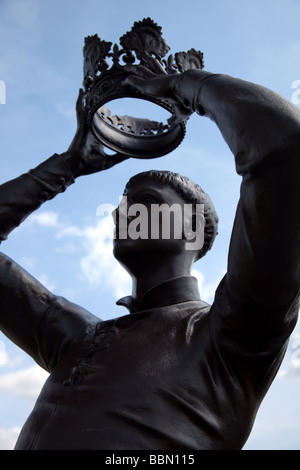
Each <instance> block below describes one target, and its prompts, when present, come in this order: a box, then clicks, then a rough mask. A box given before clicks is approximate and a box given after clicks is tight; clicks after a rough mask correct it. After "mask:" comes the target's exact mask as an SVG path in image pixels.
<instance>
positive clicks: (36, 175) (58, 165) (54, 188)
mask: <svg viewBox="0 0 300 470" xmlns="http://www.w3.org/2000/svg"><path fill="white" fill-rule="evenodd" d="M73 182H74V178H73V175H72V173H71V171H70V169H69V167H68V165H67V163H66V162H65V161H64V159H63V157H62V156H60V155H56V154H55V155H53V156H52V157H50V158H49V159H48V160H46V161H45V162H44V163H42V164H41V165H39V166H38V167H36V168H34V169H33V170H30V171H29V172H28V173H25V174H23V175H21V176H19V177H18V178H15V179H13V180H11V181H8V182H6V183H4V184H2V185H1V186H0V242H2V241H3V240H5V239H6V238H7V236H8V234H9V233H10V232H11V231H12V230H13V229H14V228H15V227H17V226H18V225H20V223H21V222H22V221H23V220H24V219H25V218H26V217H27V216H28V215H30V214H31V213H32V212H33V211H35V210H36V209H38V208H39V207H40V206H41V205H42V204H43V203H44V202H46V201H48V200H49V199H52V198H53V197H54V196H56V195H57V194H58V193H61V192H63V191H65V189H66V188H67V187H68V186H69V185H70V184H72V183H73Z"/></svg>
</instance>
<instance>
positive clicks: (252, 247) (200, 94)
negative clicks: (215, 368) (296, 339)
mask: <svg viewBox="0 0 300 470" xmlns="http://www.w3.org/2000/svg"><path fill="white" fill-rule="evenodd" d="M151 60H152V59H151V58H149V61H150V63H151ZM128 71H129V72H132V73H133V75H131V76H129V78H127V79H126V82H125V83H126V84H127V85H129V86H131V87H134V88H136V89H138V90H139V91H142V92H144V93H146V94H147V93H148V94H150V95H155V96H156V97H161V98H163V97H168V98H173V99H174V98H175V99H176V100H177V101H179V102H180V104H181V106H182V115H183V116H184V114H185V113H186V114H188V112H195V111H196V112H197V113H198V114H200V115H205V116H207V117H209V118H210V119H212V120H213V121H214V122H215V123H216V124H217V126H218V128H219V130H220V131H221V133H222V135H223V137H224V139H225V141H226V143H227V144H228V146H229V147H230V149H231V151H232V152H233V154H234V157H235V163H236V170H237V172H238V173H239V174H240V175H241V176H242V178H243V179H242V185H241V193H240V201H239V204H238V208H237V213H236V217H235V222H234V227H233V233H232V240H231V246H230V251H229V257H228V271H227V275H226V276H225V278H224V279H223V281H222V282H221V284H220V286H219V289H218V290H217V293H216V300H215V303H214V306H213V311H217V312H219V315H221V317H222V321H221V323H222V324H223V325H226V326H227V328H226V329H227V331H230V335H231V340H230V341H231V343H232V344H233V342H234V339H235V340H236V341H238V342H239V343H240V344H243V346H245V348H246V349H247V348H252V349H253V351H255V350H256V351H262V350H263V349H264V348H266V349H268V347H269V346H270V345H271V343H273V346H274V347H276V344H277V346H278V347H279V345H281V346H282V344H283V342H284V340H285V339H286V338H287V337H288V336H289V334H290V333H291V331H292V329H293V327H294V325H295V322H296V319H297V302H298V298H299V286H300V272H299V271H300V267H299V263H300V256H299V231H300V227H299V224H300V218H299V213H300V200H299V198H300V192H299V170H300V169H299V163H300V110H299V109H298V108H296V107H295V106H294V105H292V104H291V103H289V102H288V101H287V100H285V99H284V98H283V97H281V96H279V95H278V94H276V93H274V92H272V91H271V90H268V89H266V88H264V87H262V86H259V85H255V84H253V83H249V82H246V81H243V80H240V79H236V78H233V77H229V76H226V75H221V74H212V73H209V72H204V71H202V70H195V69H192V70H189V71H187V72H184V73H182V74H178V75H176V74H175V75H167V74H161V75H160V76H158V75H157V74H154V73H152V72H151V71H149V69H146V68H145V67H139V68H138V69H137V70H134V68H133V67H128ZM200 125H201V124H200Z"/></svg>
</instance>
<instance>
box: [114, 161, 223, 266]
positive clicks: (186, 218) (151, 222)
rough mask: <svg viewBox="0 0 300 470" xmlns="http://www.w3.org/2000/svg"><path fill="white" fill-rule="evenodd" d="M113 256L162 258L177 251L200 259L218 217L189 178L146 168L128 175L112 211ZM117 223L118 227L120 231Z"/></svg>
mask: <svg viewBox="0 0 300 470" xmlns="http://www.w3.org/2000/svg"><path fill="white" fill-rule="evenodd" d="M115 222H116V237H115V244H114V255H115V257H116V258H117V259H118V260H119V261H120V262H121V263H122V264H124V265H125V266H126V258H127V257H129V256H142V255H143V254H145V253H148V254H149V253H150V254H151V256H152V255H153V256H162V259H163V258H164V255H166V254H169V255H170V256H171V255H172V253H174V254H176V253H178V252H179V251H181V252H182V253H184V250H185V251H186V254H187V256H191V255H192V256H193V259H194V261H197V260H198V259H200V258H202V257H203V256H204V255H205V254H206V253H207V252H208V251H209V250H210V249H211V247H212V245H213V242H214V240H215V237H216V235H217V230H218V216H217V214H216V211H215V208H214V206H213V204H212V202H211V199H210V197H209V196H208V195H207V194H206V193H205V192H204V191H203V189H202V188H201V187H200V186H199V185H197V184H195V183H193V182H192V181H191V180H190V179H188V178H186V177H183V176H181V175H179V174H177V173H172V172H170V171H159V170H151V171H146V172H143V173H139V174H137V175H135V176H133V177H132V178H131V179H130V180H129V181H128V183H127V185H126V187H125V190H124V195H123V200H122V201H121V203H120V205H119V207H118V209H117V210H116V211H115ZM121 225H122V227H121Z"/></svg>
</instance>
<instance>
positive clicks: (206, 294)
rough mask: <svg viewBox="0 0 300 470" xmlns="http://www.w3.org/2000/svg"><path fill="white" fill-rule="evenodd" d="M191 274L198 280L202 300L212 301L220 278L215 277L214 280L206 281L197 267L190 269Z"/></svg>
mask: <svg viewBox="0 0 300 470" xmlns="http://www.w3.org/2000/svg"><path fill="white" fill-rule="evenodd" d="M192 276H194V277H195V278H196V279H197V280H198V285H199V291H200V296H201V299H202V300H204V302H208V303H212V302H213V300H214V296H215V292H216V288H217V287H218V284H219V282H220V278H218V279H216V281H215V282H211V283H206V282H205V278H204V276H203V274H202V273H201V272H200V271H198V269H193V270H192Z"/></svg>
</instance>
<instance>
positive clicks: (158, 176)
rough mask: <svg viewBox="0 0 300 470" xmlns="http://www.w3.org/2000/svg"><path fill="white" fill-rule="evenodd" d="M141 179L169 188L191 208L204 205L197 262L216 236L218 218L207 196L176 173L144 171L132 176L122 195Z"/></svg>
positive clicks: (191, 182) (194, 184)
mask: <svg viewBox="0 0 300 470" xmlns="http://www.w3.org/2000/svg"><path fill="white" fill-rule="evenodd" d="M143 178H150V179H153V180H154V181H158V182H160V183H162V184H165V185H167V186H169V187H170V188H172V189H173V190H174V191H176V193H177V194H178V195H179V196H180V197H181V198H182V199H183V201H184V202H186V203H187V204H192V205H193V207H196V204H203V205H204V218H205V228H204V244H203V247H202V248H201V250H199V253H198V255H197V260H198V259H200V258H202V257H203V256H204V255H205V254H206V253H207V252H208V251H209V250H210V249H211V247H212V246H213V243H214V240H215V238H216V236H217V234H218V222H219V218H218V215H217V213H216V210H215V208H214V206H213V203H212V201H211V199H210V197H209V196H208V194H206V193H205V192H204V191H203V189H202V188H201V186H199V185H198V184H196V183H194V182H193V181H191V180H190V179H189V178H187V177H185V176H181V175H179V174H178V173H173V172H171V171H162V170H150V171H144V172H142V173H138V174H137V175H135V176H133V177H132V178H130V180H129V181H128V183H127V184H126V187H125V191H124V194H126V192H127V191H128V189H129V188H130V186H131V185H132V184H133V183H135V182H137V181H138V180H140V179H143Z"/></svg>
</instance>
